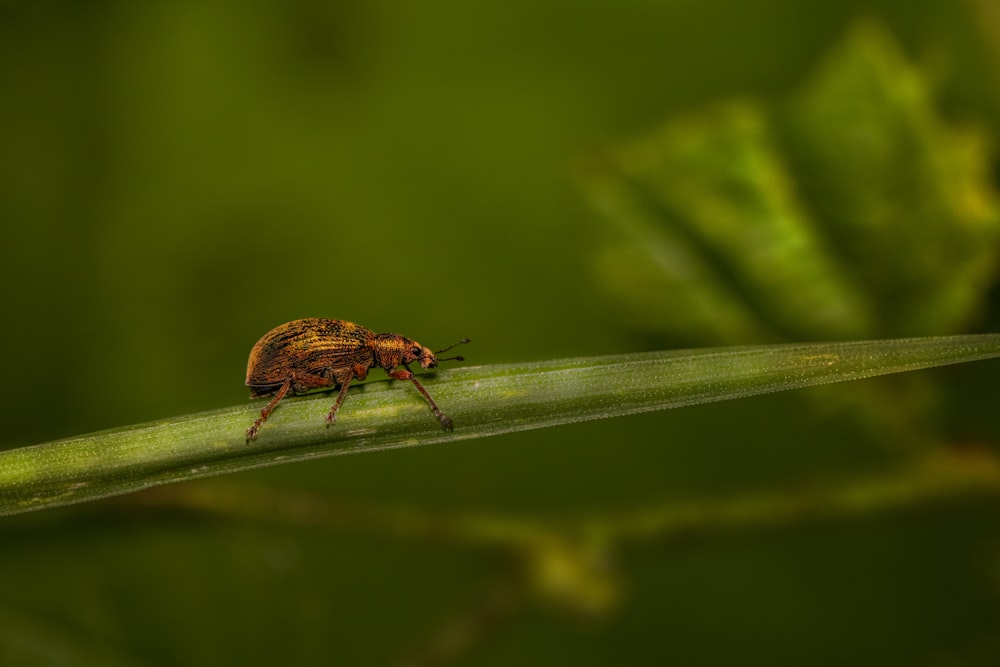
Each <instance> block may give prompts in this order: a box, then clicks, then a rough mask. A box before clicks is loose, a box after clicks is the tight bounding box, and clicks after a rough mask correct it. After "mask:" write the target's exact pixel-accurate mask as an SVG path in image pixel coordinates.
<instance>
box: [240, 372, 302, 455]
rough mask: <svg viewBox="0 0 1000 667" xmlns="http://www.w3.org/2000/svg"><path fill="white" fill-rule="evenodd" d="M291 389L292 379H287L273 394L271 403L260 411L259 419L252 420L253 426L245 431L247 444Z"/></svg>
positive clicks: (254, 437)
mask: <svg viewBox="0 0 1000 667" xmlns="http://www.w3.org/2000/svg"><path fill="white" fill-rule="evenodd" d="M291 388H292V378H288V379H287V380H285V382H284V384H282V385H281V387H279V388H278V391H276V392H274V398H272V399H271V402H270V403H268V404H267V405H265V406H264V409H263V410H261V411H260V417H257V419H256V420H254V423H253V426H251V427H250V428H248V429H247V442H250V441H251V440H255V439H256V438H257V431H259V430H260V426H261V424H263V423H264V422H265V421H267V418H268V417H269V416H270V414H271V411H272V410H274V406H276V405H277V404H278V402H279V401H280V400H281V399H283V398H284V397H285V394H287V393H288V391H289V390H290V389H291Z"/></svg>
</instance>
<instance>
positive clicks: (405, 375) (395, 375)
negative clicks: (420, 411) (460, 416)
mask: <svg viewBox="0 0 1000 667" xmlns="http://www.w3.org/2000/svg"><path fill="white" fill-rule="evenodd" d="M386 373H388V374H389V377H391V378H392V379H393V380H409V381H410V382H412V383H413V386H414V387H416V388H417V389H419V390H420V393H421V394H423V395H424V398H426V399H427V403H428V405H430V406H431V412H433V413H434V416H435V417H437V418H438V421H440V422H441V428H443V429H444V430H446V431H452V430H454V429H455V422H453V421H452V420H451V417H449V416H448V415H446V414H445V413H443V412H441V408H439V407H438V406H437V403H435V402H434V399H433V398H431V395H430V394H428V393H427V390H426V389H424V386H423V385H422V384H420V383H419V382H417V378H416V377H414V375H413V373H411V372H410V370H409V369H406V370H394V371H386Z"/></svg>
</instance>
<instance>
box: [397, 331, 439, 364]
mask: <svg viewBox="0 0 1000 667" xmlns="http://www.w3.org/2000/svg"><path fill="white" fill-rule="evenodd" d="M414 361H415V362H418V363H419V364H420V367H421V368H423V369H427V368H434V367H435V366H437V365H438V358H437V357H436V356H435V355H434V353H433V352H431V350H430V348H428V347H424V346H423V345H421V344H420V343H418V342H417V341H415V340H410V339H409V338H407V339H406V347H405V348H404V349H403V363H404V364H409V363H413V362H414Z"/></svg>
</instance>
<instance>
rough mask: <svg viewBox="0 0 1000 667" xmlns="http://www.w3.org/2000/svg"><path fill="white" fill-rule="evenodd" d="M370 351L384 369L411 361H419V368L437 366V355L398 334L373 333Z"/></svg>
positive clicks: (390, 368)
mask: <svg viewBox="0 0 1000 667" xmlns="http://www.w3.org/2000/svg"><path fill="white" fill-rule="evenodd" d="M372 353H373V354H374V356H375V363H376V364H377V365H378V366H379V367H381V368H384V369H386V370H392V369H394V368H396V367H397V366H400V365H401V364H410V363H413V362H417V363H419V364H420V367H421V368H434V367H435V366H437V357H435V356H434V353H433V352H431V350H430V349H429V348H426V347H424V346H423V345H421V344H420V343H418V342H417V341H415V340H413V339H411V338H406V337H405V336H400V335H399V334H391V333H380V334H375V337H374V339H373V340H372Z"/></svg>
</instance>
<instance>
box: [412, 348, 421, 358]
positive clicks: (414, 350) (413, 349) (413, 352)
mask: <svg viewBox="0 0 1000 667" xmlns="http://www.w3.org/2000/svg"><path fill="white" fill-rule="evenodd" d="M410 354H412V355H413V356H415V357H419V356H420V348H419V347H417V346H416V345H414V346H413V347H411V348H410Z"/></svg>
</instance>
